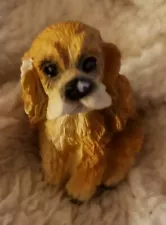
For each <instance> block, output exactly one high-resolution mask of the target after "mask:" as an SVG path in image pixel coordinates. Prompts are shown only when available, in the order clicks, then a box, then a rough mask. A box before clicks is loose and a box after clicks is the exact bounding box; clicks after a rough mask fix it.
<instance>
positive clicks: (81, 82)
mask: <svg viewBox="0 0 166 225" xmlns="http://www.w3.org/2000/svg"><path fill="white" fill-rule="evenodd" d="M94 86H95V85H94V82H93V81H92V80H91V79H88V78H85V77H80V78H75V79H73V80H71V81H69V83H67V85H66V87H65V97H66V99H68V100H71V101H78V100H80V99H81V98H84V97H86V96H87V95H89V94H90V93H91V92H92V91H93V89H94Z"/></svg>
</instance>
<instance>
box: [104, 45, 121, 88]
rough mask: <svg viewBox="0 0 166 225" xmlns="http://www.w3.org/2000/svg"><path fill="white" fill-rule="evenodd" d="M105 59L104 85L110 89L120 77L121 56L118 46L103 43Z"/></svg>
mask: <svg viewBox="0 0 166 225" xmlns="http://www.w3.org/2000/svg"><path fill="white" fill-rule="evenodd" d="M102 50H103V57H104V77H103V83H104V84H106V86H107V88H108V89H110V88H111V87H112V86H113V85H114V83H115V80H116V78H117V76H118V75H119V71H120V66H121V54H120V51H119V49H118V48H117V47H116V45H114V44H112V43H105V42H103V43H102Z"/></svg>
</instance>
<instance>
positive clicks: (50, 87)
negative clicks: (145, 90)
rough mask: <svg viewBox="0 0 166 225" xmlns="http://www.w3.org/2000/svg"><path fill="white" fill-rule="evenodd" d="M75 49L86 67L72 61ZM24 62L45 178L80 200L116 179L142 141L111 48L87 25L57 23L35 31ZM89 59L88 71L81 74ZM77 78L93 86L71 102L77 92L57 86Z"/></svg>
mask: <svg viewBox="0 0 166 225" xmlns="http://www.w3.org/2000/svg"><path fill="white" fill-rule="evenodd" d="M81 54H84V55H90V56H89V58H90V59H91V60H90V62H89V63H90V64H87V65H86V66H88V67H85V68H86V71H84V70H83V69H80V68H78V66H77V67H76V65H75V62H77V63H76V64H78V60H79V58H80V57H82V56H81ZM92 56H93V58H92ZM94 57H95V60H96V61H95V64H94ZM89 58H88V57H87V58H86V59H85V60H87V59H88V60H89ZM28 59H31V61H32V64H31V61H28V63H27V60H28ZM24 60H26V64H25V65H24V68H22V90H23V100H24V106H25V111H26V113H27V114H28V116H29V119H30V121H31V122H32V123H33V124H36V125H37V127H38V129H39V138H40V150H41V157H42V165H43V169H44V173H45V178H46V180H47V181H48V182H50V183H52V184H56V185H57V186H59V185H62V184H64V183H65V184H66V190H67V192H68V194H69V195H71V196H72V197H73V198H76V199H78V200H81V201H84V200H88V199H89V198H90V197H92V195H93V194H94V193H95V190H96V188H97V186H100V185H102V184H104V185H105V186H114V185H116V184H117V183H118V182H119V181H120V180H122V179H123V178H124V177H125V176H126V174H127V172H128V170H129V168H130V167H131V166H132V164H133V162H134V158H135V155H136V153H137V152H138V151H139V150H140V148H141V145H142V140H143V132H142V128H141V126H140V125H139V122H138V121H137V113H136V109H135V106H134V100H133V95H132V90H131V87H130V84H129V82H128V80H127V79H126V78H125V77H124V76H122V75H119V69H120V54H119V51H118V49H117V48H116V46H114V45H112V44H108V43H104V42H103V41H102V39H101V38H100V35H99V33H98V31H97V30H95V29H93V28H91V27H89V26H87V25H84V24H81V23H78V22H67V23H60V24H57V25H55V26H51V27H50V28H48V29H46V30H45V31H44V32H43V33H42V34H41V35H39V37H38V38H37V39H36V40H35V41H34V43H33V45H32V47H31V49H30V50H29V51H28V52H27V53H26V54H25V57H24ZM50 60H51V62H50ZM85 60H84V61H83V63H85ZM43 61H44V69H43ZM45 61H46V62H45ZM48 61H49V62H48ZM53 62H54V63H53ZM55 62H56V63H57V62H58V63H57V64H58V70H59V72H58V73H57V64H56V65H55ZM29 65H30V66H29ZM48 65H49V67H48ZM50 65H51V67H50ZM89 65H90V66H92V71H90V72H89V71H88V72H87V68H88V69H89V68H91V67H89ZM55 66H56V69H55ZM93 66H95V69H94V68H93ZM75 67H76V68H75ZM82 70H83V71H82ZM43 71H44V72H43ZM50 71H51V72H50ZM55 71H56V74H55ZM80 71H81V72H80ZM53 72H54V73H53ZM85 72H86V73H85ZM44 73H45V74H44ZM48 75H49V76H48ZM51 76H52V77H51ZM82 77H83V78H86V81H87V80H88V82H92V84H94V85H96V87H95V89H94V90H93V91H92V92H91V90H89V93H88V95H87V94H86V96H82V97H80V98H79V99H77V101H73V99H71V96H72V98H73V96H74V98H76V97H78V95H79V94H80V92H79V90H77V92H76V95H75V92H74V94H73V92H72V93H70V95H68V94H67V95H65V94H66V92H64V89H65V91H66V86H67V85H68V84H69V83H70V82H71V81H73V80H74V81H75V79H82ZM79 82H80V81H79ZM81 82H82V81H81ZM101 83H102V85H103V84H104V85H105V87H106V91H105V90H104V89H102V88H100V86H101V85H100V84H101ZM81 84H82V83H81ZM88 84H89V83H88ZM62 90H63V92H62ZM69 90H70V89H69ZM86 90H87V89H86ZM64 93H65V94H64ZM67 93H68V92H67ZM71 94H72V95H71ZM81 94H82V93H81ZM89 96H90V97H89ZM96 96H97V97H96ZM98 96H99V97H98ZM109 96H110V98H111V100H109ZM69 97H70V99H68V98H69ZM96 99H97V100H96ZM69 100H70V101H69ZM71 100H72V101H71ZM111 103H112V104H111ZM110 104H111V105H110ZM106 106H107V107H106ZM59 108H60V109H61V110H60V111H59ZM75 109H77V111H76V112H77V114H76V113H74V114H73V112H75ZM66 114H67V115H66ZM55 115H56V116H55Z"/></svg>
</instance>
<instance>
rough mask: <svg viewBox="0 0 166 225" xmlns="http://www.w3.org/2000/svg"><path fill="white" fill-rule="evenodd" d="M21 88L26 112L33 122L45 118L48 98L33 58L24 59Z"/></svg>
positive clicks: (35, 122)
mask: <svg viewBox="0 0 166 225" xmlns="http://www.w3.org/2000/svg"><path fill="white" fill-rule="evenodd" d="M21 88H22V98H23V102H24V110H25V113H26V114H27V115H28V117H29V120H30V122H31V124H37V123H39V122H40V121H42V120H43V119H45V116H46V109H47V102H48V100H47V96H46V94H45V92H44V89H43V87H42V84H41V81H40V78H39V76H38V74H37V71H36V69H35V67H34V65H33V60H32V59H31V58H28V57H24V58H23V60H22V65H21Z"/></svg>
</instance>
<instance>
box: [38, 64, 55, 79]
mask: <svg viewBox="0 0 166 225" xmlns="http://www.w3.org/2000/svg"><path fill="white" fill-rule="evenodd" d="M42 70H43V72H44V73H45V74H46V75H47V76H48V77H55V76H56V75H57V74H58V69H57V66H56V64H55V63H51V62H48V63H46V64H44V66H43V68H42Z"/></svg>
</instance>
